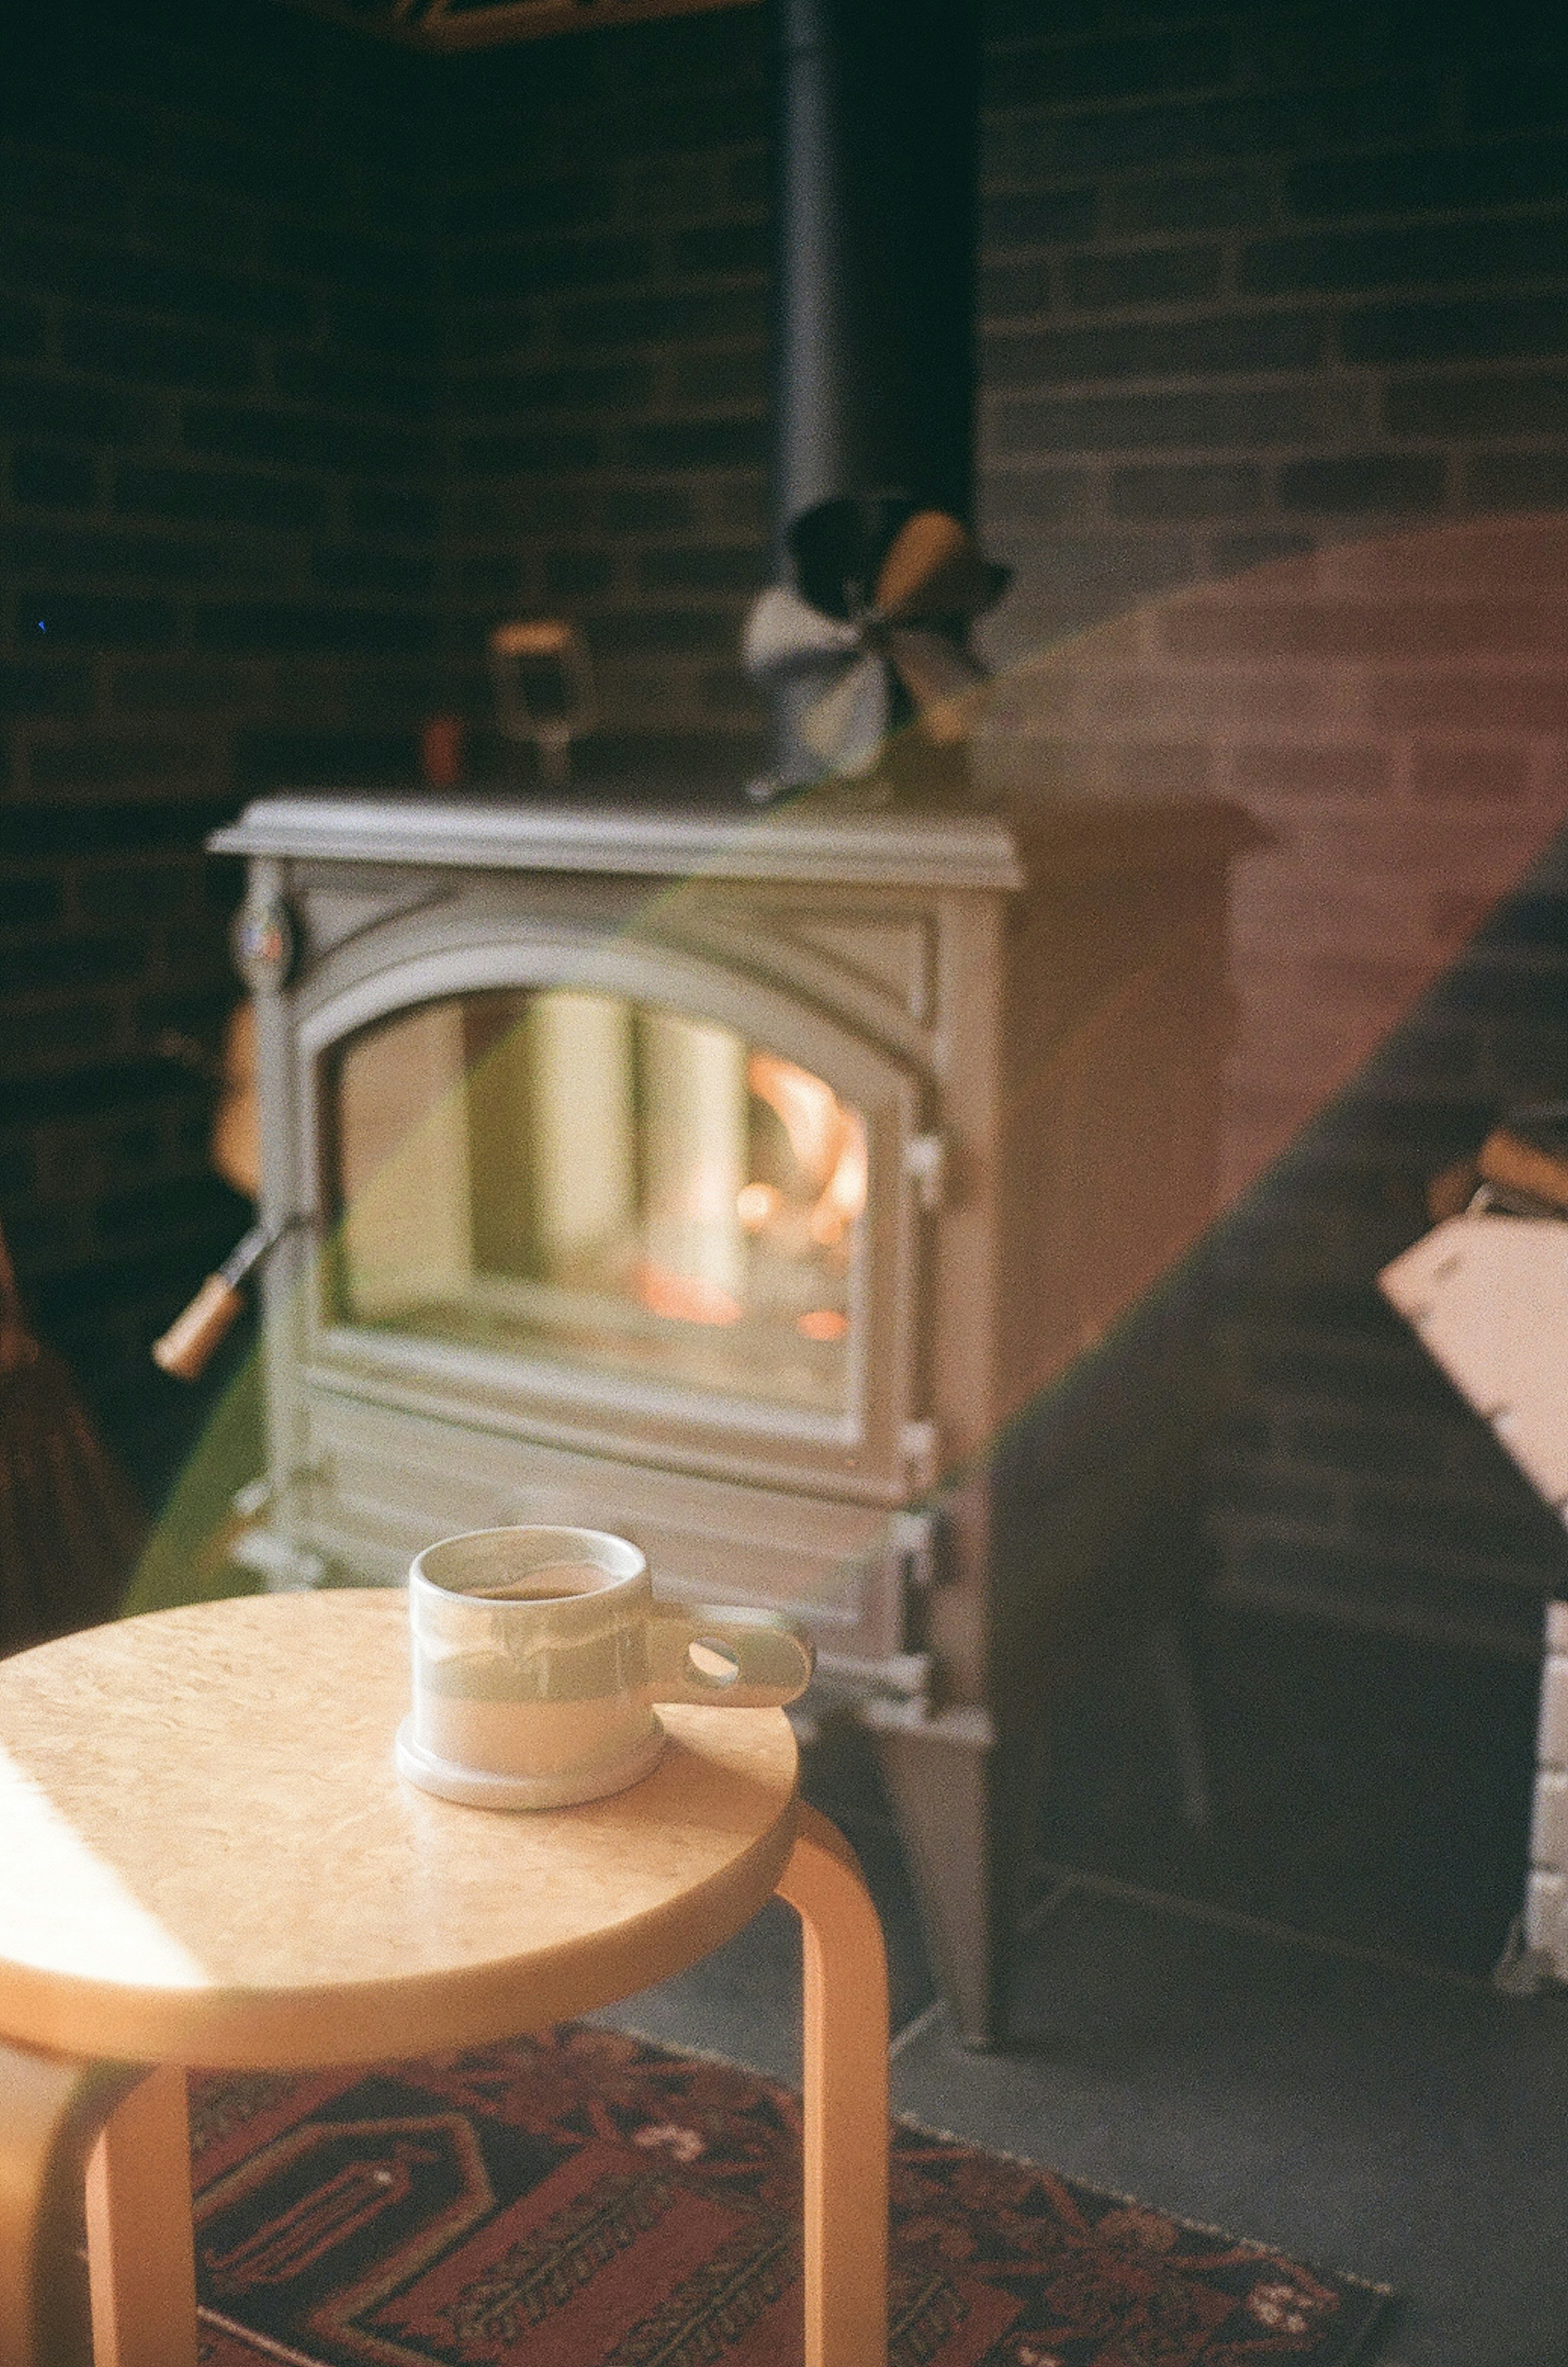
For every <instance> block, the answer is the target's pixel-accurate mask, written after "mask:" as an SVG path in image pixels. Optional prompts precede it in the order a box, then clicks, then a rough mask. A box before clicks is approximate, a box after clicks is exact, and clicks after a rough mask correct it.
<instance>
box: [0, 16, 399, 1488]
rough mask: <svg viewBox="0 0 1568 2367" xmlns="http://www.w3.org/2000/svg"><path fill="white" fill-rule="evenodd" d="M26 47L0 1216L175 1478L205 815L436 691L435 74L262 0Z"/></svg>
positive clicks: (195, 1162) (190, 1209)
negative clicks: (426, 90) (178, 1042)
mask: <svg viewBox="0 0 1568 2367" xmlns="http://www.w3.org/2000/svg"><path fill="white" fill-rule="evenodd" d="M204 16H205V18H206V19H207V21H204ZM6 53H7V54H6V89H5V96H4V101H3V105H4V144H3V149H0V175H3V180H0V187H3V190H4V199H3V205H4V212H3V223H4V227H3V230H0V339H3V345H4V357H5V358H4V365H3V374H0V493H3V495H4V499H5V504H6V521H5V538H6V543H5V547H6V603H5V613H4V617H3V618H0V694H3V701H4V735H3V739H0V768H3V771H0V778H3V781H4V804H3V806H0V1208H3V1211H4V1217H5V1222H6V1229H7V1232H8V1234H9V1236H10V1238H11V1240H12V1242H13V1246H14V1249H15V1252H16V1256H17V1264H18V1266H19V1268H20V1270H21V1274H22V1277H23V1281H24V1285H26V1287H27V1289H28V1295H29V1297H31V1299H32V1302H33V1304H34V1307H35V1308H36V1310H37V1313H38V1315H39V1319H41V1321H42V1322H43V1324H44V1326H45V1327H46V1328H47V1329H48V1330H49V1331H51V1333H52V1334H53V1336H54V1337H55V1338H56V1340H57V1341H58V1342H59V1344H60V1345H61V1346H62V1348H63V1349H64V1350H65V1351H66V1353H68V1354H69V1355H70V1356H71V1358H72V1360H73V1363H74V1364H75V1365H76V1366H77V1368H78V1370H79V1371H80V1372H81V1373H82V1375H83V1377H84V1380H85V1384H86V1386H87V1387H88V1389H89V1391H90V1393H91V1394H92V1395H93V1396H94V1398H95V1399H96V1400H97V1402H98V1404H99V1407H100V1409H101V1410H102V1412H103V1414H104V1416H105V1419H106V1420H107V1423H108V1425H109V1427H110V1429H111V1431H112V1432H113V1433H114V1434H115V1436H116V1437H117V1439H118V1443H119V1444H121V1445H122V1447H124V1448H125V1449H126V1451H127V1452H128V1453H129V1454H130V1455H131V1456H132V1458H133V1460H134V1461H135V1462H136V1464H137V1466H138V1467H139V1469H140V1471H141V1474H142V1476H143V1477H144V1478H147V1479H148V1480H149V1481H150V1482H151V1483H152V1484H153V1485H156V1482H157V1478H158V1477H159V1475H160V1473H161V1471H162V1469H163V1468H164V1467H165V1466H166V1465H167V1463H168V1462H169V1460H170V1459H171V1457H172V1456H173V1455H174V1454H175V1452H176V1451H177V1448H178V1445H179V1444H180V1442H181V1441H182V1439H183V1438H184V1437H185V1435H186V1433H187V1431H188V1427H189V1421H190V1417H191V1415H192V1412H193V1411H194V1410H195V1409H194V1408H193V1406H192V1404H191V1402H190V1401H189V1400H187V1399H185V1398H183V1397H182V1395H181V1393H180V1391H179V1389H178V1387H177V1385H175V1384H173V1383H164V1382H162V1381H161V1380H160V1379H159V1377H158V1376H155V1375H152V1373H151V1369H150V1367H149V1366H148V1365H147V1363H146V1347H147V1342H148V1340H149V1339H150V1338H151V1337H152V1334H153V1332H154V1331H155V1330H156V1329H157V1328H158V1325H159V1323H160V1321H161V1320H162V1319H166V1317H167V1315H168V1314H169V1313H170V1312H172V1310H173V1308H174V1307H175V1306H177V1305H178V1304H179V1303H180V1300H181V1298H182V1297H183V1296H184V1294H185V1293H186V1291H187V1290H188V1289H189V1287H190V1285H192V1284H193V1283H194V1281H195V1280H197V1278H198V1277H199V1275H200V1274H201V1273H202V1272H203V1271H204V1270H205V1269H206V1266H207V1264H208V1263H210V1261H211V1260H212V1259H213V1258H214V1257H215V1256H217V1255H220V1254H222V1253H223V1251H224V1249H225V1247H226V1246H227V1245H228V1244H229V1243H230V1242H231V1240H232V1238H233V1233H234V1229H235V1226H236V1222H237V1220H238V1219H240V1218H241V1217H243V1209H242V1208H241V1206H239V1204H237V1203H235V1202H234V1201H233V1200H232V1199H231V1196H230V1195H227V1194H226V1193H225V1192H224V1190H223V1188H222V1187H221V1186H220V1185H219V1184H217V1183H215V1182H214V1181H213V1180H212V1178H211V1177H210V1175H209V1171H208V1169H207V1165H206V1158H205V1138H206V1130H207V1117H208V1101H207V1093H206V1088H205V1087H204V1085H203V1084H202V1083H201V1082H200V1080H199V1078H197V1076H195V1075H194V1074H193V1073H192V1071H191V1070H190V1069H189V1068H188V1067H184V1066H182V1065H180V1064H179V1063H178V1062H177V1061H174V1060H171V1059H166V1058H164V1057H161V1054H160V1044H161V1041H162V1040H163V1039H164V1038H165V1037H166V1036H168V1035H169V1034H170V1033H171V1032H174V1033H176V1034H178V1035H181V1036H186V1037H189V1038H192V1039H194V1040H195V1041H197V1043H201V1044H205V1045H206V1046H207V1047H208V1048H209V1049H210V1048H212V1046H213V1045H214V1043H215V1041H216V1035H217V1030H218V1027H219V1025H220V1019H221V1015H222V1013H223V1011H224V1009H225V1008H226V1006H227V1004H228V1003H229V1002H230V1001H231V998H232V992H233V986H232V980H231V973H230V970H229V967H228V962H227V957H226V954H225V950H224V942H223V918H224V909H225V906H226V904H227V901H228V900H229V898H230V896H231V892H232V887H233V882H232V881H231V879H229V878H226V877H223V876H222V875H220V874H219V873H217V872H215V871H213V869H212V868H211V867H210V866H208V865H207V864H206V862H205V861H204V859H203V858H202V856H201V855H200V851H199V850H200V845H201V840H202V836H203V834H204V832H205V831H206V830H207V829H208V828H209V827H210V826H211V824H212V823H213V822H214V821H216V820H217V819H219V818H220V816H222V815H225V814H227V813H228V812H230V811H231V810H232V807H233V803H234V799H235V797H236V794H237V793H238V792H239V791H240V790H241V789H242V788H243V787H246V786H248V785H249V784H252V783H256V782H264V781H268V780H273V779H276V777H278V776H280V775H283V776H290V775H293V776H298V775H299V774H301V773H304V774H310V773H320V772H322V771H331V770H332V769H333V768H339V767H344V768H348V769H353V768H355V767H357V768H360V769H362V770H363V769H364V768H368V769H369V770H370V771H371V772H372V773H374V772H376V771H378V770H382V769H396V770H406V769H407V767H408V763H409V755H408V750H409V744H410V738H409V735H410V732H411V730H412V724H413V720H414V719H415V718H416V717H417V715H418V714H419V713H420V712H421V711H422V710H423V708H427V707H428V706H429V704H430V702H431V697H432V688H433V683H434V665H433V657H434V632H433V617H434V614H435V609H436V596H437V595H436V580H435V561H434V547H433V546H434V527H435V524H436V520H437V504H438V497H439V486H438V482H437V481H436V469H437V462H438V458H439V447H438V442H437V438H436V436H435V431H434V378H433V372H432V369H431V367H430V354H431V318H432V316H431V309H430V307H431V297H432V284H431V269H430V263H429V255H428V244H427V241H426V240H425V237H424V225H423V219H422V209H421V207H420V205H419V204H418V203H417V202H415V201H413V199H412V198H411V194H410V192H411V188H412V182H411V178H410V174H409V170H408V164H407V159H406V157H405V154H404V148H405V142H407V141H408V139H409V138H410V136H411V132H412V129H413V128H414V127H415V125H416V117H415V115H414V112H413V104H412V102H413V98H414V96H415V94H414V92H413V89H412V80H411V78H410V76H409V75H408V73H407V71H406V62H405V61H403V60H401V59H396V60H390V61H383V59H382V57H381V54H380V53H379V52H378V51H369V52H368V54H367V53H366V52H365V51H363V50H362V49H361V46H360V45H359V44H358V43H357V42H353V41H351V40H349V39H348V37H346V36H345V37H342V38H340V37H337V36H334V35H333V34H332V33H330V32H328V31H326V30H324V29H323V28H317V27H314V26H304V25H301V24H299V23H298V22H297V20H295V19H293V18H291V17H287V16H286V15H284V14H283V13H282V12H280V11H276V10H274V9H272V8H270V7H262V6H254V7H246V6H237V7H234V8H225V9H223V10H218V11H209V12H197V11H196V10H195V9H193V8H182V7H180V6H158V5H153V6H147V7H145V8H138V9H136V10H133V11H130V12H127V11H124V10H111V9H107V8H104V7H98V6H91V5H89V6H83V7H75V6H66V7H64V8H62V9H61V10H59V11H42V12H35V14H34V16H33V17H32V18H31V19H30V20H29V23H28V26H27V27H26V28H23V27H22V26H21V25H17V26H13V27H11V28H8V30H7V35H6ZM362 75H363V77H364V83H363V88H364V94H365V96H364V101H363V104H362V105H361V104H360V103H359V102H358V101H357V100H356V99H355V96H354V93H355V89H356V87H358V86H359V84H360V78H361V76H362Z"/></svg>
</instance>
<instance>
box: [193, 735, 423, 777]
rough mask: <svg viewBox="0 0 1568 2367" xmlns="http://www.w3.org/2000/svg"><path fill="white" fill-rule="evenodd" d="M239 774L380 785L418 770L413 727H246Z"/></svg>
mask: <svg viewBox="0 0 1568 2367" xmlns="http://www.w3.org/2000/svg"><path fill="white" fill-rule="evenodd" d="M234 770H235V775H236V777H237V778H238V779H239V780H240V781H241V782H243V784H244V785H245V786H246V787H254V788H282V787H318V786H322V787H324V786H333V785H347V786H350V787H384V786H386V785H387V784H388V783H389V782H399V781H407V780H410V779H412V776H413V771H414V742H413V734H412V731H407V732H404V731H386V730H382V731H287V730H253V731H243V732H241V733H240V735H239V738H238V740H237V742H236V744H235V749H234Z"/></svg>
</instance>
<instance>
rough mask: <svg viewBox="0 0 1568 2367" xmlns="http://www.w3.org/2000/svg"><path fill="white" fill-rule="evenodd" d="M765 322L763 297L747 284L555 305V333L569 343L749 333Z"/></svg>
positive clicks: (678, 340) (671, 340) (678, 341)
mask: <svg viewBox="0 0 1568 2367" xmlns="http://www.w3.org/2000/svg"><path fill="white" fill-rule="evenodd" d="M766 327H767V314H766V311H765V309H764V303H763V299H762V297H761V293H760V291H759V292H754V291H753V290H751V289H729V290H718V291H716V292H714V293H713V294H709V295H689V296H627V297H624V298H622V297H618V298H616V299H615V301H614V302H604V303H575V304H563V305H562V307H561V310H560V334H561V337H562V340H563V342H564V343H565V344H567V345H610V346H615V345H686V344H689V343H690V342H691V341H692V340H693V339H694V338H698V337H755V336H758V335H760V334H762V333H763V332H764V331H765V329H766Z"/></svg>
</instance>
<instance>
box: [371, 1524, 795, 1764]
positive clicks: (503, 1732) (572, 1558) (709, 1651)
mask: <svg viewBox="0 0 1568 2367" xmlns="http://www.w3.org/2000/svg"><path fill="white" fill-rule="evenodd" d="M409 1629H410V1635H411V1637H412V1647H413V1709H412V1714H411V1715H410V1716H408V1717H406V1718H405V1719H404V1721H403V1723H402V1725H401V1727H400V1728H399V1731H398V1742H397V1761H398V1766H399V1768H400V1771H401V1772H402V1773H403V1774H404V1775H406V1776H407V1777H408V1778H409V1780H410V1782H411V1783H413V1784H419V1785H421V1787H422V1788H423V1790H424V1791H426V1792H435V1793H438V1794H439V1795H441V1797H442V1798H443V1799H446V1800H461V1801H464V1802H466V1803H468V1804H470V1805H472V1806H479V1807H492V1808H559V1807H565V1806H569V1805H570V1803H572V1802H574V1801H578V1800H597V1799H600V1798H602V1797H603V1796H604V1794H606V1793H608V1792H620V1791H624V1790H625V1788H626V1785H627V1784H635V1783H636V1782H637V1779H638V1778H639V1777H640V1776H643V1775H646V1774H647V1773H648V1772H649V1769H650V1768H651V1767H652V1766H653V1765H654V1762H655V1761H657V1759H658V1757H659V1754H660V1750H662V1749H663V1747H664V1729H663V1727H661V1726H660V1722H659V1719H658V1717H657V1716H655V1714H654V1706H653V1705H654V1704H655V1702H703V1703H705V1704H710V1705H715V1706H717V1705H724V1704H728V1705H730V1706H732V1707H734V1708H737V1709H772V1708H776V1707H782V1705H783V1704H784V1703H785V1702H791V1701H794V1700H795V1697H796V1695H797V1694H799V1693H804V1691H805V1690H806V1687H807V1683H808V1682H809V1681H810V1677H811V1670H812V1666H813V1655H812V1649H811V1646H810V1644H809V1643H808V1642H807V1639H806V1637H803V1636H801V1635H799V1634H797V1633H796V1631H795V1628H793V1627H792V1626H790V1625H788V1623H787V1622H786V1621H784V1620H783V1619H778V1618H775V1617H774V1616H773V1614H772V1613H771V1612H765V1611H741V1610H724V1611H710V1610H707V1609H705V1608H698V1607H694V1606H692V1605H690V1604H683V1603H682V1604H677V1603H659V1602H656V1601H655V1600H654V1594H653V1587H652V1583H651V1581H650V1580H649V1574H648V1564H647V1562H646V1561H645V1560H644V1558H643V1557H642V1555H641V1554H640V1553H639V1552H638V1550H637V1546H634V1545H632V1544H630V1543H629V1542H628V1541H627V1539H626V1538H625V1537H613V1536H610V1535H606V1533H605V1532H604V1530H602V1529H546V1528H512V1529H474V1530H470V1531H469V1533H468V1535H466V1536H459V1537H445V1538H443V1540H442V1541H441V1543H440V1544H439V1545H434V1546H427V1547H426V1549H425V1551H424V1552H423V1553H422V1554H421V1555H420V1556H419V1557H418V1558H417V1559H416V1560H415V1562H414V1564H413V1567H412V1569H411V1570H410V1572H409Z"/></svg>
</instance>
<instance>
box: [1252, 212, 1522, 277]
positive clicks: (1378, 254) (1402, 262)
mask: <svg viewBox="0 0 1568 2367" xmlns="http://www.w3.org/2000/svg"><path fill="white" fill-rule="evenodd" d="M1543 276H1546V277H1557V278H1562V277H1564V276H1568V223H1565V222H1562V221H1480V222H1425V223H1420V224H1417V225H1415V226H1413V227H1411V228H1410V229H1407V230H1375V231H1374V230H1368V231H1355V232H1318V233H1316V234H1314V235H1306V236H1300V237H1294V238H1279V239H1270V240H1267V241H1265V242H1262V243H1259V244H1258V245H1256V246H1250V247H1247V248H1245V249H1244V250H1243V253H1242V256H1241V264H1240V284H1241V286H1242V287H1243V288H1247V289H1254V290H1256V291H1257V292H1258V294H1259V295H1266V296H1286V295H1294V294H1297V293H1299V292H1301V291H1303V290H1304V289H1314V290H1316V291H1318V292H1320V293H1322V294H1325V295H1326V294H1331V293H1335V294H1337V293H1348V292H1351V291H1353V290H1355V289H1361V288H1365V289H1372V288H1392V287H1402V286H1413V285H1414V286H1434V285H1438V284H1440V283H1441V282H1442V281H1443V280H1454V279H1483V280H1484V279H1494V280H1495V279H1515V278H1519V277H1527V278H1535V277H1543Z"/></svg>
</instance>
